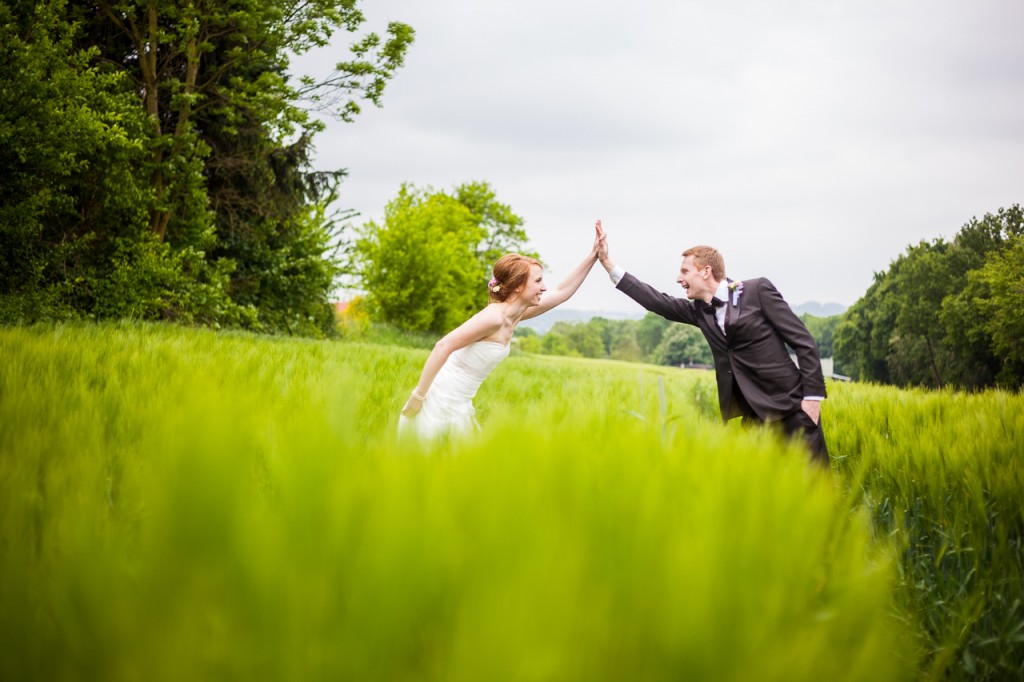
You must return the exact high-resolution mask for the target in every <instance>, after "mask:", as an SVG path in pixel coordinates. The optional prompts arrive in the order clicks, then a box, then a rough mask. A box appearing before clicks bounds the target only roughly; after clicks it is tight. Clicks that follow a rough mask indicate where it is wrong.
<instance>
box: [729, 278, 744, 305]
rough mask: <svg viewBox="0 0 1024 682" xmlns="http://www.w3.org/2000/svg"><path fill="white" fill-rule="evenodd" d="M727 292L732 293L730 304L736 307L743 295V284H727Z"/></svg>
mask: <svg viewBox="0 0 1024 682" xmlns="http://www.w3.org/2000/svg"><path fill="white" fill-rule="evenodd" d="M729 291H731V292H732V304H733V305H737V304H738V303H739V302H740V294H742V293H743V282H729Z"/></svg>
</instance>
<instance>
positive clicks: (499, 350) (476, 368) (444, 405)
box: [398, 341, 509, 440]
mask: <svg viewBox="0 0 1024 682" xmlns="http://www.w3.org/2000/svg"><path fill="white" fill-rule="evenodd" d="M508 351H509V347H508V346H503V345H501V344H500V343H497V342H494V341H476V342H474V343H471V344H469V345H468V346H466V347H465V348H460V349H459V350H457V351H455V352H454V353H452V354H451V355H449V356H448V360H447V361H446V362H445V363H444V366H443V367H441V371H440V372H438V373H437V377H435V378H434V382H433V383H432V384H431V385H430V390H429V391H427V399H426V400H425V401H424V402H423V408H422V409H421V410H420V411H419V412H418V413H416V414H415V415H413V416H412V417H406V416H405V415H401V416H399V418H398V433H399V434H400V435H402V436H406V435H415V436H418V437H419V438H422V439H427V440H429V439H432V438H437V437H438V436H443V435H446V434H448V435H464V434H467V433H472V432H473V431H476V430H478V429H479V428H480V426H479V424H477V421H476V410H475V409H474V408H473V397H474V396H475V395H476V392H477V389H479V388H480V384H482V383H483V382H484V379H486V378H487V375H488V374H490V373H491V371H492V370H493V369H494V368H495V367H497V366H498V365H499V364H500V363H501V361H502V360H504V359H505V358H506V357H508Z"/></svg>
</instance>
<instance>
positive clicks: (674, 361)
mask: <svg viewBox="0 0 1024 682" xmlns="http://www.w3.org/2000/svg"><path fill="white" fill-rule="evenodd" d="M654 361H655V364H658V365H673V366H679V365H692V364H702V365H711V364H713V363H714V359H713V358H712V356H711V347H710V346H708V342H707V341H706V340H705V339H704V334H703V333H701V331H700V330H699V329H697V328H696V327H691V326H690V325H686V324H673V325H670V326H669V328H668V329H666V330H665V333H664V334H663V335H662V337H661V342H660V343H659V344H658V347H657V348H655V349H654Z"/></svg>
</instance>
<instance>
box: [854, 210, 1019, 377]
mask: <svg viewBox="0 0 1024 682" xmlns="http://www.w3.org/2000/svg"><path fill="white" fill-rule="evenodd" d="M1022 233H1024V212H1022V211H1021V208H1020V207H1019V206H1013V207H1011V208H1010V209H1000V210H999V211H998V212H997V213H996V214H986V215H985V216H984V217H983V218H982V219H981V220H980V221H979V220H977V219H972V220H971V221H970V222H969V223H967V224H966V225H964V226H963V227H962V228H961V230H960V232H959V233H958V234H957V236H956V237H955V238H954V240H953V241H952V242H950V243H947V242H945V241H943V240H942V239H936V240H934V241H932V242H921V243H920V244H918V245H915V246H911V247H908V249H907V251H906V253H905V254H902V255H901V256H900V257H899V258H897V259H896V260H895V261H893V262H892V263H891V264H890V267H889V269H888V270H887V271H886V272H883V273H876V275H875V281H874V283H873V284H872V286H871V287H870V288H869V289H868V291H867V293H866V294H865V295H864V296H863V297H862V298H861V299H860V300H859V301H857V302H856V303H855V304H854V305H853V306H852V307H851V308H850V309H849V310H848V311H847V312H846V313H845V314H844V316H843V319H842V321H841V322H840V323H839V325H838V326H837V328H836V331H835V344H834V345H835V351H836V352H835V357H836V359H837V360H838V361H840V362H841V364H842V366H843V369H844V371H846V372H847V373H849V374H851V375H852V376H853V377H855V378H859V379H868V380H874V381H882V382H891V383H896V384H899V385H925V386H942V385H946V384H952V385H956V386H960V387H966V388H980V387H983V386H987V385H991V384H992V382H993V381H994V377H995V376H996V375H997V374H998V373H1000V372H1004V374H1003V375H1002V376H1004V379H1002V380H1001V382H1002V383H1006V382H1007V381H1008V380H1007V379H1006V378H1005V377H1006V376H1007V375H1006V374H1005V372H1009V373H1010V375H1012V374H1013V373H1014V372H1015V371H1016V370H1014V369H1006V368H1007V367H1011V368H1012V367H1013V364H1012V362H1010V364H1006V363H1007V361H1008V358H1009V357H1010V356H1008V355H1002V356H1001V355H1000V352H1002V351H1005V346H1000V349H1001V351H999V352H997V351H996V344H995V341H994V338H993V334H994V330H995V329H996V328H998V327H999V325H1000V324H1002V323H1003V322H1004V321H1005V322H1007V323H1008V325H1009V328H1010V329H1013V328H1014V327H1013V319H1014V318H1013V316H1012V313H1011V310H1012V307H1010V306H1001V305H996V304H994V303H990V304H987V305H989V307H990V310H991V311H992V315H993V317H987V316H985V315H978V313H977V311H978V309H979V308H984V307H985V306H986V303H985V302H986V301H991V300H992V295H993V294H994V289H992V286H993V283H994V282H996V281H999V282H1000V284H999V286H1000V287H1002V288H1001V289H1000V290H1001V291H1002V290H1009V291H1013V287H1012V286H1010V285H1008V284H1007V282H1009V281H1011V280H1012V276H1013V275H1012V272H1013V267H1012V265H1010V266H1007V265H1006V263H1008V262H1012V257H1008V256H1004V254H1008V253H1012V251H1011V249H1012V248H1013V247H1012V245H1013V244H1015V243H1016V240H1017V239H1018V237H1019V236H1020V235H1021V234H1022ZM1007 258H1009V260H1007ZM993 264H995V265H993ZM990 268H1003V270H1000V272H1007V273H1011V274H1009V275H1005V276H1001V275H1000V276H997V275H996V274H994V273H995V270H990ZM982 273H985V274H982ZM1005 277H1009V278H1010V279H1009V280H1007V279H1006V278H1005Z"/></svg>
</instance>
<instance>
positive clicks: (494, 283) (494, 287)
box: [487, 277, 501, 293]
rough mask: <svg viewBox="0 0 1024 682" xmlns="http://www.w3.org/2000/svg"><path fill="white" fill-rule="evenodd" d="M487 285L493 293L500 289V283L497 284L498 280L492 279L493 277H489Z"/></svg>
mask: <svg viewBox="0 0 1024 682" xmlns="http://www.w3.org/2000/svg"><path fill="white" fill-rule="evenodd" d="M487 286H488V288H490V290H491V291H493V292H494V293H498V292H499V291H501V285H500V284H498V280H496V279H494V278H493V277H491V281H490V282H488V283H487Z"/></svg>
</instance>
